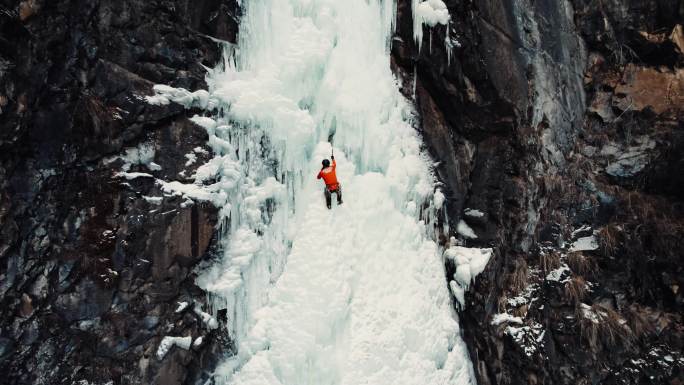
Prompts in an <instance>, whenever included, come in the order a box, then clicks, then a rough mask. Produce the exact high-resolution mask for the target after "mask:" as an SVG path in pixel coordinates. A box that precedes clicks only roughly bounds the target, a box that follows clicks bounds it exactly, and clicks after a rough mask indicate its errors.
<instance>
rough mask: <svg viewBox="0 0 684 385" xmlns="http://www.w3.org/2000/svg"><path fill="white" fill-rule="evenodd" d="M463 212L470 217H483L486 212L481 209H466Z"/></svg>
mask: <svg viewBox="0 0 684 385" xmlns="http://www.w3.org/2000/svg"><path fill="white" fill-rule="evenodd" d="M463 213H464V214H465V215H467V216H469V217H474V218H482V217H483V216H484V213H483V212H482V211H480V210H473V209H465V211H464V212H463Z"/></svg>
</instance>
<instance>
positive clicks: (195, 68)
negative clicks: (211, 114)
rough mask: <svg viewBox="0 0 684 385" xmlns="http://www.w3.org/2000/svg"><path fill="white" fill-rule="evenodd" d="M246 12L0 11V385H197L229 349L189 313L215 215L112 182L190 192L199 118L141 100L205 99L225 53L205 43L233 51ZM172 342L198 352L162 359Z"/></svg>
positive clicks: (181, 6) (200, 296)
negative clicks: (187, 341)
mask: <svg viewBox="0 0 684 385" xmlns="http://www.w3.org/2000/svg"><path fill="white" fill-rule="evenodd" d="M237 12H238V10H237V4H236V2H235V1H231V0H224V1H163V0H161V1H134V0H130V1H106V0H96V1H67V0H65V1H41V0H28V1H21V2H13V1H4V2H3V5H2V6H0V234H2V236H1V237H0V298H1V300H0V301H1V302H0V373H3V376H4V379H3V381H1V382H3V383H7V384H29V383H31V384H57V383H78V382H79V381H80V380H86V381H89V383H105V382H108V381H110V380H113V381H114V383H116V384H134V383H135V384H149V383H160V384H180V383H184V382H187V383H194V379H196V378H199V377H201V376H202V375H203V374H202V371H203V369H204V368H208V367H210V366H211V361H212V360H213V359H215V358H216V357H218V356H219V353H220V352H219V350H220V349H223V348H224V347H225V346H228V343H227V341H221V339H223V338H225V336H219V335H216V334H217V333H216V332H215V331H210V330H207V328H206V326H205V325H203V324H202V323H201V322H200V320H199V318H198V317H197V316H196V315H195V314H194V313H193V307H194V306H197V307H200V308H201V307H202V306H203V304H204V301H205V300H204V293H202V292H201V290H199V288H197V287H196V286H195V285H194V277H193V273H192V268H193V266H194V265H195V264H196V263H197V262H198V261H199V260H200V259H201V258H202V256H203V255H204V254H205V253H206V251H207V250H208V249H209V248H210V245H211V244H212V237H213V235H214V231H213V226H214V223H215V221H216V213H215V209H214V208H213V207H211V206H210V205H206V204H194V205H190V206H188V205H182V202H181V201H180V198H178V197H163V199H145V197H148V198H149V197H162V193H161V191H160V190H159V186H157V185H155V183H154V179H153V178H150V177H138V178H134V179H130V180H129V179H127V178H125V177H122V176H119V175H117V173H118V172H120V171H122V170H123V169H124V168H128V171H130V172H144V173H148V174H151V175H153V176H154V177H155V178H161V179H166V180H176V179H179V178H181V179H182V176H179V173H181V172H183V171H184V172H185V174H183V175H191V174H192V171H193V168H194V167H197V165H199V164H201V163H202V162H201V160H202V158H203V157H207V156H209V155H208V153H206V154H204V153H203V152H202V151H199V152H196V155H197V157H198V158H199V161H198V162H196V163H195V164H191V165H186V162H187V161H188V159H187V158H186V157H185V156H184V155H185V154H187V153H191V152H193V149H194V148H196V147H198V146H199V147H203V146H205V143H206V133H205V132H204V130H203V129H201V128H199V127H197V126H195V125H194V124H192V123H191V122H190V121H189V120H188V118H187V117H188V115H189V114H192V113H193V112H192V111H185V110H183V108H182V107H180V106H178V105H168V106H151V105H148V104H147V103H146V102H145V100H144V96H145V95H150V94H152V86H153V85H154V84H155V83H163V84H170V85H173V86H176V87H185V88H188V89H193V90H194V89H197V88H203V87H206V86H205V84H204V73H205V70H204V68H203V67H202V66H203V65H205V66H213V65H215V64H216V63H217V61H218V60H219V57H220V54H221V52H220V49H219V47H218V45H217V44H216V43H215V42H213V41H212V40H211V39H210V38H209V37H215V38H219V39H225V40H229V41H235V37H236V33H237V16H238V15H237ZM190 116H191V115H190ZM209 153H210V150H209ZM126 154H128V155H129V157H128V159H129V160H128V161H126V160H125V159H121V156H124V155H126ZM142 158H145V159H142ZM131 159H132V160H131ZM150 162H154V163H150ZM126 163H128V164H129V165H126ZM181 301H185V302H188V303H190V306H188V308H187V309H186V310H184V311H182V312H178V313H176V312H175V310H176V308H177V307H178V304H177V302H181ZM193 303H194V304H193ZM165 335H171V336H188V335H189V336H192V337H193V340H194V339H195V338H196V337H199V336H204V342H203V343H202V344H201V345H198V346H195V347H193V348H192V349H193V350H194V351H186V350H183V349H178V348H175V349H172V350H171V352H170V353H169V354H168V355H167V356H166V357H165V358H164V359H163V360H160V359H158V358H157V357H156V354H155V353H156V349H157V346H158V345H159V342H160V340H161V338H162V337H163V336H165ZM219 346H221V348H219Z"/></svg>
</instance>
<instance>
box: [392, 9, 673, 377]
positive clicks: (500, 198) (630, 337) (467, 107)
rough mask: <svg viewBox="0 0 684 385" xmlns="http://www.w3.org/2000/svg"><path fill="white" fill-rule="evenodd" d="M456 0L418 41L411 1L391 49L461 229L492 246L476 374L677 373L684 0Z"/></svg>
mask: <svg viewBox="0 0 684 385" xmlns="http://www.w3.org/2000/svg"><path fill="white" fill-rule="evenodd" d="M445 3H446V4H447V6H448V8H449V11H450V13H451V16H452V21H451V23H450V25H449V36H446V33H447V29H446V27H444V26H437V27H435V28H433V29H432V31H431V32H430V31H428V30H427V28H426V29H425V33H424V41H423V44H422V50H421V52H420V53H419V52H418V51H417V47H416V44H415V43H414V42H413V36H412V20H411V2H410V1H400V2H399V8H398V9H399V15H398V18H399V20H398V31H397V34H398V37H399V39H395V41H394V46H393V52H392V53H393V61H394V64H395V69H396V71H397V73H398V74H399V75H400V76H401V77H403V78H404V80H405V81H404V84H405V85H406V87H405V93H406V94H407V95H408V96H410V97H413V96H414V94H413V90H412V89H411V88H412V87H411V85H412V84H414V83H413V81H414V80H415V100H416V104H417V106H418V110H419V112H420V114H421V119H422V133H423V137H424V139H425V142H426V144H427V146H428V149H429V150H430V151H431V152H432V154H433V156H435V158H437V159H438V160H439V161H440V162H441V163H440V164H439V166H438V168H437V172H438V175H439V177H440V179H441V180H442V182H444V184H445V187H446V190H447V196H448V201H447V205H448V216H449V220H450V222H451V229H452V232H454V230H453V229H454V228H455V224H456V223H457V222H458V221H460V220H464V221H465V222H466V223H467V224H468V225H469V226H470V227H471V228H473V229H474V230H475V232H476V234H477V235H478V238H477V239H464V238H463V237H462V236H458V234H456V236H457V237H459V238H460V241H461V242H462V243H464V244H465V245H466V246H474V247H494V248H495V257H494V258H493V259H492V260H491V261H490V263H489V265H488V267H487V269H486V270H485V272H484V273H483V274H482V275H481V276H480V277H478V278H477V279H476V282H475V284H474V285H473V286H472V287H471V290H470V293H469V294H468V295H467V297H466V301H467V302H468V304H467V308H466V309H465V311H464V312H462V314H461V322H462V324H463V329H464V338H465V340H466V342H467V344H468V346H469V349H470V353H471V358H472V359H473V364H474V366H475V370H476V372H477V376H478V381H479V383H480V384H537V383H539V384H541V383H544V384H548V383H562V384H590V383H604V384H619V383H620V384H622V383H624V384H645V383H653V384H662V383H672V384H676V383H682V381H683V379H684V377H683V374H682V365H684V359H683V358H682V355H681V351H682V326H683V324H682V317H681V313H682V293H681V285H682V267H681V261H682V252H683V250H684V247H683V246H684V245H682V241H681V239H682V237H683V236H684V227H683V225H684V223H683V221H682V207H683V206H682V194H683V192H684V184H682V177H681V175H684V174H683V173H682V172H681V166H682V162H683V158H682V154H683V153H682V150H683V148H682V144H683V143H682V128H683V127H682V118H683V114H684V88H683V86H684V83H682V79H683V78H682V76H683V75H684V70H683V69H682V64H684V55H683V51H684V41H683V40H682V38H683V35H682V27H681V24H682V21H683V20H684V4H682V3H681V2H679V1H674V0H672V1H667V0H664V1H654V0H631V1H627V2H621V1H600V0H574V1H572V2H570V1H525V0H516V1H509V2H497V1H489V0H484V1H476V2H469V1H460V0H445ZM430 33H431V34H432V36H430ZM445 38H446V39H447V42H448V43H445ZM429 39H432V43H431V44H429ZM430 45H431V49H430ZM447 49H449V50H450V51H451V58H450V60H449V58H448V56H449V55H448V53H447ZM414 71H415V73H416V74H417V78H416V79H413V74H414ZM466 208H470V209H477V210H480V211H481V212H483V213H484V214H485V215H484V216H482V217H473V216H468V215H465V213H464V209H466ZM576 230H579V231H576ZM592 236H593V239H595V240H596V244H595V245H589V247H580V248H589V249H593V250H579V251H571V250H572V249H571V245H572V244H573V243H574V242H575V241H577V240H578V239H580V238H585V240H586V241H587V242H589V243H591V241H590V240H591V239H592V238H591V237H592ZM451 268H452V267H450V266H447V275H449V274H451V273H453V271H451ZM550 273H553V274H550ZM447 278H448V277H447ZM497 313H508V314H510V315H511V316H512V317H519V318H518V319H514V320H512V321H508V322H501V323H495V324H492V320H493V316H494V315H495V314H497Z"/></svg>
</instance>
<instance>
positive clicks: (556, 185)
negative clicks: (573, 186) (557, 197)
mask: <svg viewBox="0 0 684 385" xmlns="http://www.w3.org/2000/svg"><path fill="white" fill-rule="evenodd" d="M543 180H544V189H545V190H546V191H547V192H548V193H549V194H550V195H553V194H556V193H558V192H561V191H562V190H563V178H562V177H561V176H560V175H558V174H546V175H544V177H543Z"/></svg>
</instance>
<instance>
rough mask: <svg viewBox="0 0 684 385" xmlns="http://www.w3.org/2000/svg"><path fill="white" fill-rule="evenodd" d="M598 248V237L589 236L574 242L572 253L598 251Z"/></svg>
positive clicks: (571, 248)
mask: <svg viewBox="0 0 684 385" xmlns="http://www.w3.org/2000/svg"><path fill="white" fill-rule="evenodd" d="M598 247H599V245H598V242H597V241H596V237H595V236H594V235H589V236H587V237H582V238H578V239H577V240H576V241H575V242H573V244H572V246H571V247H570V251H586V250H596V249H598Z"/></svg>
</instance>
